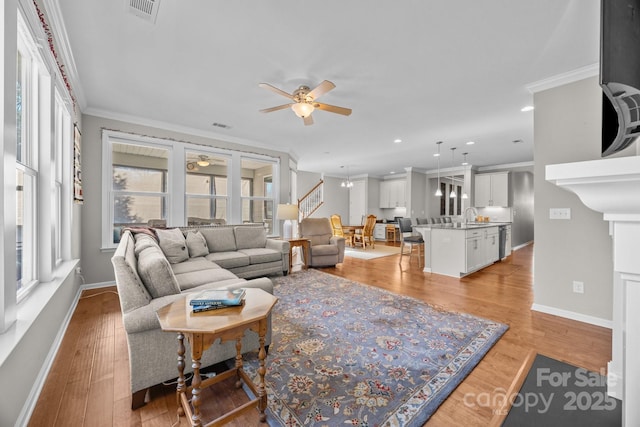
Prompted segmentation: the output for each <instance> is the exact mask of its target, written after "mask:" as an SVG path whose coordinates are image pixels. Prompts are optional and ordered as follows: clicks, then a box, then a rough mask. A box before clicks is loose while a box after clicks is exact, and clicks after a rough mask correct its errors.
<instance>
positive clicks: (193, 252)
mask: <svg viewBox="0 0 640 427" xmlns="http://www.w3.org/2000/svg"><path fill="white" fill-rule="evenodd" d="M185 241H186V242H187V249H188V250H189V256H190V257H191V258H195V257H201V256H206V255H208V254H209V247H208V246H207V241H206V240H205V238H204V236H203V235H202V233H200V232H199V231H189V232H188V233H187V237H186V238H185Z"/></svg>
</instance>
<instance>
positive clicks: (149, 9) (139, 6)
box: [127, 0, 160, 24]
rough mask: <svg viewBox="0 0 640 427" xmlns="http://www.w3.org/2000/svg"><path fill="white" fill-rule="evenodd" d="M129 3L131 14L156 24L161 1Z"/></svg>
mask: <svg viewBox="0 0 640 427" xmlns="http://www.w3.org/2000/svg"><path fill="white" fill-rule="evenodd" d="M127 2H128V3H129V12H131V13H133V14H134V15H136V16H138V17H140V18H142V19H144V20H145V21H149V22H151V23H153V24H155V23H156V16H158V8H159V7H160V0H127Z"/></svg>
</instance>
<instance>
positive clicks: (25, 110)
mask: <svg viewBox="0 0 640 427" xmlns="http://www.w3.org/2000/svg"><path fill="white" fill-rule="evenodd" d="M17 51H18V53H17V58H16V77H17V79H16V124H17V129H16V132H17V143H16V144H17V145H16V270H17V275H16V283H17V286H16V292H17V295H18V299H21V298H22V297H23V296H24V295H25V294H26V293H27V292H28V291H29V289H30V288H31V287H33V286H34V285H35V284H36V283H37V268H36V266H37V250H36V247H37V245H36V235H37V223H38V222H37V220H38V218H37V216H36V215H37V214H36V213H37V211H38V204H37V200H36V194H37V191H38V187H37V182H38V170H37V161H36V154H37V152H38V145H37V143H38V100H39V91H38V72H39V71H40V70H39V68H41V67H39V65H40V64H39V57H38V53H37V50H36V47H35V43H34V42H33V37H31V35H30V34H29V32H28V31H27V29H26V25H25V24H24V21H23V20H22V18H21V17H20V16H18V49H17Z"/></svg>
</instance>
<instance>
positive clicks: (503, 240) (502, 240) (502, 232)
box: [494, 225, 507, 260]
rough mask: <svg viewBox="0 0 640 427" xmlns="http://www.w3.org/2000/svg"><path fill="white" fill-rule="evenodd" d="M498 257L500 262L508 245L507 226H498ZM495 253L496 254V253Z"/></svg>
mask: <svg viewBox="0 0 640 427" xmlns="http://www.w3.org/2000/svg"><path fill="white" fill-rule="evenodd" d="M498 242H499V245H498V257H499V259H500V260H502V258H504V249H505V246H506V245H507V226H506V225H499V226H498ZM494 253H495V252H494Z"/></svg>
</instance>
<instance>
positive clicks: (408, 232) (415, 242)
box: [398, 218, 424, 267]
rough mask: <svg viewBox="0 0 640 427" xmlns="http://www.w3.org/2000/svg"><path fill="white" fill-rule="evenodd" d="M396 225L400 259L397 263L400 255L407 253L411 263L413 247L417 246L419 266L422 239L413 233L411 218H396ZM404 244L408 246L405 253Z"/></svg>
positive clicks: (422, 251)
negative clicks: (398, 234)
mask: <svg viewBox="0 0 640 427" xmlns="http://www.w3.org/2000/svg"><path fill="white" fill-rule="evenodd" d="M398 226H399V228H400V261H398V263H399V264H401V263H402V257H403V256H404V255H409V263H411V257H412V256H413V254H414V251H413V248H414V247H417V249H418V267H420V266H421V265H422V260H423V259H424V239H423V238H422V236H421V235H414V234H413V227H412V226H411V218H400V219H398ZM405 246H407V247H408V248H409V252H408V253H405V251H404V248H405Z"/></svg>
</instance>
